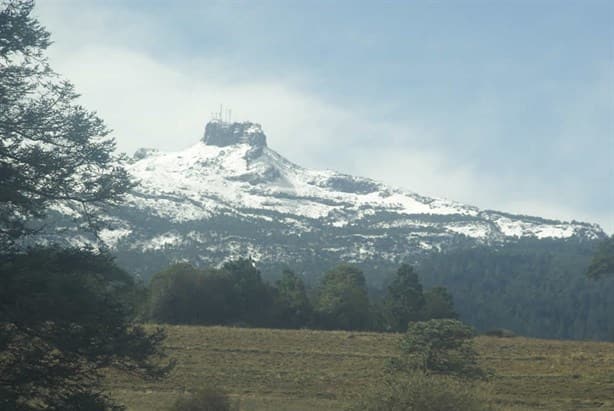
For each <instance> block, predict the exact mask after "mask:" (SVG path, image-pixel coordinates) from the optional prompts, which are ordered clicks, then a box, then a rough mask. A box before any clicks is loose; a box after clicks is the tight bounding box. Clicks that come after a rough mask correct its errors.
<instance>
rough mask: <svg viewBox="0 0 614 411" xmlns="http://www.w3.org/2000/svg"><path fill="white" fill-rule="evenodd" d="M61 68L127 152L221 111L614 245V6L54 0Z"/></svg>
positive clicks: (303, 144) (172, 141)
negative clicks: (611, 238)
mask: <svg viewBox="0 0 614 411" xmlns="http://www.w3.org/2000/svg"><path fill="white" fill-rule="evenodd" d="M35 14H36V16H37V18H38V19H39V20H40V22H41V23H42V24H43V25H44V26H45V27H46V28H47V29H48V30H49V31H50V32H51V34H52V39H53V41H54V44H53V45H52V46H51V47H50V48H49V50H48V54H49V58H50V62H51V65H52V67H53V68H54V69H55V70H56V71H57V72H59V73H60V74H61V75H63V76H64V77H65V78H67V79H68V80H70V81H72V82H73V83H74V84H75V85H76V88H77V91H79V92H80V93H81V95H82V96H81V98H80V102H81V103H82V104H83V105H84V106H86V107H87V108H88V109H91V110H94V111H96V112H97V113H98V114H99V115H100V116H101V117H102V118H103V119H104V120H105V121H106V123H107V125H108V126H109V127H110V128H112V129H113V130H114V134H113V135H114V137H115V138H116V141H117V146H118V150H120V151H122V152H126V153H129V154H132V153H133V152H134V151H135V150H136V149H137V148H139V147H153V148H158V149H161V150H164V151H175V150H180V149H183V148H186V147H189V146H191V145H193V144H195V143H196V142H198V140H199V139H200V138H201V137H202V133H203V130H204V126H205V124H206V122H207V121H208V120H209V119H210V118H211V113H212V112H214V111H216V110H219V106H220V104H223V105H224V107H228V108H230V109H231V110H232V117H233V120H237V121H253V122H257V123H260V124H262V127H263V129H264V131H265V133H266V134H267V139H268V145H269V147H271V148H272V149H274V150H276V151H277V152H279V153H281V154H282V155H284V156H285V157H287V158H288V159H290V160H291V161H293V162H295V163H297V164H300V165H302V166H305V167H310V168H318V169H333V170H337V171H341V172H345V173H348V174H353V175H359V176H364V177H370V178H373V179H377V180H380V181H383V182H386V183H389V184H391V185H394V186H399V187H403V188H406V189H409V190H411V191H414V192H417V193H420V194H422V195H429V196H434V197H440V198H447V199H451V200H456V201H460V202H463V203H467V204H471V205H475V206H478V207H480V208H483V209H494V210H500V211H507V212H513V213H518V214H525V215H537V216H541V217H546V218H554V219H561V220H566V221H570V220H579V221H587V222H591V223H598V224H600V225H601V226H602V227H603V228H604V229H605V230H606V232H608V233H610V234H611V233H613V232H614V2H613V1H610V0H604V1H597V0H582V1H580V0H577V1H566V0H557V1H547V0H530V1H529V0H527V1H524V0H514V1H512V0H498V1H490V0H481V1H477V0H473V1H465V0H447V1H427V0H422V1H411V0H406V1H401V0H399V1H358V0H352V1H343V0H341V1H317V0H302V1H296V0H285V1H281V0H279V1H265V0H253V1H216V0H211V1H187V0H186V1H173V2H170V1H157V0H147V1H139V0H131V1H123V0H104V1H103V0H99V1H88V0H78V1H77V0H74V1H68V0H39V1H38V2H37V5H36V8H35Z"/></svg>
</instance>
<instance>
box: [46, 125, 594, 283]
mask: <svg viewBox="0 0 614 411" xmlns="http://www.w3.org/2000/svg"><path fill="white" fill-rule="evenodd" d="M331 167H334V164H331ZM129 171H130V173H131V174H132V175H133V176H134V177H135V179H136V180H137V181H138V185H137V187H136V188H135V189H134V190H133V191H132V192H131V193H130V194H129V195H128V197H127V201H126V203H125V204H124V205H123V206H122V207H119V208H117V209H113V210H111V211H109V214H108V215H107V217H106V219H107V222H108V223H109V228H108V229H105V230H103V231H102V232H101V233H100V237H101V238H102V240H103V241H104V242H105V243H106V245H107V246H108V247H110V248H111V249H112V250H115V252H116V253H117V254H118V255H119V256H120V260H121V261H135V260H139V262H138V264H137V263H134V266H135V267H136V266H137V265H138V266H139V267H140V268H139V269H138V270H144V271H146V272H151V271H152V270H157V269H159V268H161V267H164V266H165V265H166V264H168V263H171V262H173V261H190V262H192V263H195V264H219V263H220V262H223V261H224V260H227V259H230V258H237V257H251V258H253V259H255V260H257V261H260V262H262V263H267V262H273V261H275V262H288V263H291V264H294V265H301V264H303V263H305V264H309V263H313V262H315V261H330V262H339V261H347V262H355V263H371V264H384V263H395V264H396V263H398V262H401V261H407V260H412V259H413V258H416V257H417V256H419V255H423V254H424V253H432V252H439V251H445V250H446V249H450V248H453V247H460V246H463V247H467V246H473V245H476V244H486V245H497V244H503V243H506V242H513V241H518V240H520V239H526V238H532V239H571V238H575V239H587V240H590V239H598V238H603V237H604V236H605V234H604V232H603V231H602V230H601V228H600V227H599V226H597V225H594V224H588V223H580V222H575V221H574V222H562V221H554V220H547V219H543V218H539V217H529V216H521V215H513V214H509V213H505V212H499V211H489V210H480V209H478V208H477V207H473V206H468V205H465V204H461V203H458V202H454V201H450V200H445V199H439V198H430V197H425V196H422V195H419V194H416V193H413V192H411V191H408V190H405V189H401V188H396V187H391V186H388V185H386V184H383V183H380V182H377V181H374V180H371V179H368V178H362V177H355V176H350V175H346V174H341V173H338V172H335V171H330V170H310V169H306V168H303V167H300V166H298V165H296V164H294V163H292V162H291V161H289V160H287V159H285V158H284V157H283V156H282V155H280V154H278V153H277V152H275V151H274V150H272V149H271V148H269V147H268V146H267V143H266V136H265V134H264V132H263V131H262V128H261V126H260V125H258V124H254V123H249V122H242V123H227V122H223V121H220V120H216V121H212V122H210V123H208V124H207V125H206V127H205V133H204V136H203V138H202V140H201V141H199V142H197V143H196V144H195V145H194V146H192V147H190V148H188V149H186V150H183V151H179V152H173V153H163V152H160V151H157V150H152V149H142V150H139V151H137V153H136V154H135V157H134V161H133V162H132V164H130V165H129ZM62 210H63V209H62V208H61V207H59V208H58V211H60V212H64V213H67V212H66V210H64V211H62ZM71 241H72V242H73V243H74V242H80V241H81V242H84V241H87V239H86V238H85V237H82V236H73V237H72V239H71ZM143 256H145V257H143ZM129 265H133V264H129ZM131 268H133V267H131ZM133 269H134V268H133Z"/></svg>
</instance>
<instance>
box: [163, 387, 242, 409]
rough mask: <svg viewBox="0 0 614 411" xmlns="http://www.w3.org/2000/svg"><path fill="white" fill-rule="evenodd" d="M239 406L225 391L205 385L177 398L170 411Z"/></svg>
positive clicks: (233, 407) (237, 407)
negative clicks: (186, 395)
mask: <svg viewBox="0 0 614 411" xmlns="http://www.w3.org/2000/svg"><path fill="white" fill-rule="evenodd" d="M238 409H239V406H238V404H237V403H236V402H233V401H232V400H231V399H230V397H229V396H228V394H226V392H224V391H222V390H220V389H218V388H214V387H205V388H203V389H201V390H199V391H197V392H195V393H194V394H192V395H190V396H188V397H184V398H179V399H178V400H177V401H176V402H175V404H174V405H173V408H172V409H171V411H236V410H238Z"/></svg>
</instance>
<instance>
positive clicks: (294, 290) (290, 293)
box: [275, 269, 312, 328]
mask: <svg viewBox="0 0 614 411" xmlns="http://www.w3.org/2000/svg"><path fill="white" fill-rule="evenodd" d="M276 285H277V287H276V298H275V300H276V304H275V305H276V315H277V322H278V324H279V325H280V326H281V327H284V328H286V327H287V328H299V327H303V326H305V325H307V324H308V323H309V322H310V321H311V317H312V307H311V302H310V301H309V298H308V297H307V292H306V290H305V283H304V282H303V279H302V278H301V277H299V276H298V275H296V273H294V272H293V271H291V270H288V269H286V270H284V271H283V272H282V275H281V279H279V280H278V281H277V284H276Z"/></svg>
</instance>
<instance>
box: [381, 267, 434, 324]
mask: <svg viewBox="0 0 614 411" xmlns="http://www.w3.org/2000/svg"><path fill="white" fill-rule="evenodd" d="M384 304H385V307H386V312H387V317H388V321H389V323H390V325H391V327H392V329H393V330H395V331H405V330H407V324H408V323H409V322H411V321H418V320H420V319H421V318H422V314H423V312H422V310H423V308H424V295H423V294H422V285H421V284H420V280H419V278H418V274H417V273H416V272H415V271H414V269H413V267H411V266H409V265H407V264H403V265H401V267H399V269H398V270H397V272H396V276H395V277H394V279H393V280H392V283H391V284H390V286H389V287H388V294H387V296H386V300H385V303H384Z"/></svg>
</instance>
